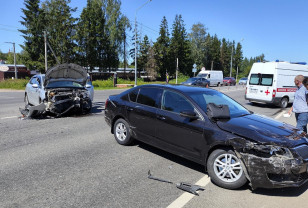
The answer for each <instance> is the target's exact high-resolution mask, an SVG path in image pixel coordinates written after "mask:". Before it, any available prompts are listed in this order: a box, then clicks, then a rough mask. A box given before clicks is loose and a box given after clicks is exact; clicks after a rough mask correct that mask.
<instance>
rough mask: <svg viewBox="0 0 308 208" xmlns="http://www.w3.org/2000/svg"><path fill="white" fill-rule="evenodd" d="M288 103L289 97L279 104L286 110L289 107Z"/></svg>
mask: <svg viewBox="0 0 308 208" xmlns="http://www.w3.org/2000/svg"><path fill="white" fill-rule="evenodd" d="M288 102H289V99H288V98H287V97H283V98H282V99H281V100H280V102H279V106H280V107H281V108H286V107H288Z"/></svg>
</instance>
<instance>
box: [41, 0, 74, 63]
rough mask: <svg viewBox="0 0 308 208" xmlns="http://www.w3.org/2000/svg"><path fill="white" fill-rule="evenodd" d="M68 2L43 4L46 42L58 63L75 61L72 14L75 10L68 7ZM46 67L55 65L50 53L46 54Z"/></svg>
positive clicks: (53, 1)
mask: <svg viewBox="0 0 308 208" xmlns="http://www.w3.org/2000/svg"><path fill="white" fill-rule="evenodd" d="M69 3H70V0H46V1H45V2H43V7H42V8H43V10H44V12H45V17H46V18H45V19H46V29H47V37H48V42H49V44H50V45H51V47H52V49H53V51H54V52H55V54H56V56H57V58H58V60H59V61H60V63H66V62H73V61H74V60H75V51H74V48H75V43H74V39H73V36H74V33H75V29H76V27H75V22H76V20H77V19H76V18H73V17H72V12H75V11H76V8H74V9H73V8H71V7H70V6H69ZM48 55H49V56H48V60H49V61H48V65H49V66H52V65H54V64H56V60H55V58H54V57H53V56H51V53H49V54H48Z"/></svg>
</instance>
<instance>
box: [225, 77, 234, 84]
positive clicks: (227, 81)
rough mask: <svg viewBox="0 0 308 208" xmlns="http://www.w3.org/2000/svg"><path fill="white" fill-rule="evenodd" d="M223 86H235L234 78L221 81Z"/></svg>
mask: <svg viewBox="0 0 308 208" xmlns="http://www.w3.org/2000/svg"><path fill="white" fill-rule="evenodd" d="M223 83H224V85H236V80H235V79H234V77H225V78H224V80H223Z"/></svg>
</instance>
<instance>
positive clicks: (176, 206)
mask: <svg viewBox="0 0 308 208" xmlns="http://www.w3.org/2000/svg"><path fill="white" fill-rule="evenodd" d="M210 182H211V179H210V177H208V175H205V176H204V177H202V178H201V179H200V180H199V181H198V182H197V183H196V185H199V186H203V187H204V186H206V185H207V184H209V183H210ZM194 196H195V195H194V194H191V193H188V192H185V193H183V194H182V195H181V196H179V198H177V199H176V200H175V201H173V202H172V203H171V204H170V205H169V206H168V207H167V208H181V207H184V206H185V205H186V204H187V203H188V202H189V201H190V200H191V199H192V198H194Z"/></svg>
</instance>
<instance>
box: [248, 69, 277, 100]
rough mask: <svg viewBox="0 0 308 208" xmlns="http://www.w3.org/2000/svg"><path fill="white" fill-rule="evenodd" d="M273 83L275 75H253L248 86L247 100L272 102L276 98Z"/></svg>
mask: <svg viewBox="0 0 308 208" xmlns="http://www.w3.org/2000/svg"><path fill="white" fill-rule="evenodd" d="M273 83H274V74H267V73H251V74H250V77H249V80H248V85H247V93H246V97H247V99H252V100H260V101H265V102H271V101H272V99H273V97H275V96H276V90H273Z"/></svg>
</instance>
